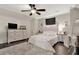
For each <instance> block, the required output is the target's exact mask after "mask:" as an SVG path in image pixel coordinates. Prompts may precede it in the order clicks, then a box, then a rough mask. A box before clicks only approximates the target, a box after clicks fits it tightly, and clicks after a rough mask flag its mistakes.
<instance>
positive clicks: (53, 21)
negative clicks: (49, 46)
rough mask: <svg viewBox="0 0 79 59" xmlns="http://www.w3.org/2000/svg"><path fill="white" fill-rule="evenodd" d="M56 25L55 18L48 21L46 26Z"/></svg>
mask: <svg viewBox="0 0 79 59" xmlns="http://www.w3.org/2000/svg"><path fill="white" fill-rule="evenodd" d="M55 23H56V21H55V17H54V18H49V19H46V25H53V24H55Z"/></svg>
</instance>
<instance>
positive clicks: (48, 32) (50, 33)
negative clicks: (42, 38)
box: [43, 31, 57, 36]
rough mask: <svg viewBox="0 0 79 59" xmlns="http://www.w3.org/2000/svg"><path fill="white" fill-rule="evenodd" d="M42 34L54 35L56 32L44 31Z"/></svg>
mask: <svg viewBox="0 0 79 59" xmlns="http://www.w3.org/2000/svg"><path fill="white" fill-rule="evenodd" d="M43 34H44V35H48V36H54V35H56V34H57V32H53V31H44V32H43Z"/></svg>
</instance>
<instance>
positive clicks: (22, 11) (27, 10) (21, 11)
mask: <svg viewBox="0 0 79 59" xmlns="http://www.w3.org/2000/svg"><path fill="white" fill-rule="evenodd" d="M26 11H30V10H21V12H26Z"/></svg>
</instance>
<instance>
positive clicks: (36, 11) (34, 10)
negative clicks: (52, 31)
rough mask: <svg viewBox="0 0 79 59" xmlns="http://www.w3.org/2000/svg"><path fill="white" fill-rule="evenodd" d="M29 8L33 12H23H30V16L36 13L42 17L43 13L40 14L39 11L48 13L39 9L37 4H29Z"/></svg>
mask: <svg viewBox="0 0 79 59" xmlns="http://www.w3.org/2000/svg"><path fill="white" fill-rule="evenodd" d="M29 6H30V7H31V10H21V12H28V11H30V12H31V13H30V14H29V15H30V16H31V15H32V14H34V13H36V14H38V15H41V13H39V11H46V10H45V9H37V8H36V7H35V4H29Z"/></svg>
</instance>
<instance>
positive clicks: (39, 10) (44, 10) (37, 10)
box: [37, 9, 46, 11]
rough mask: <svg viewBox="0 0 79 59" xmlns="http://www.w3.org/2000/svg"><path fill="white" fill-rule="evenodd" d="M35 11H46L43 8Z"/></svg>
mask: <svg viewBox="0 0 79 59" xmlns="http://www.w3.org/2000/svg"><path fill="white" fill-rule="evenodd" d="M37 11H46V10H45V9H37Z"/></svg>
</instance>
